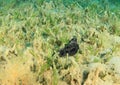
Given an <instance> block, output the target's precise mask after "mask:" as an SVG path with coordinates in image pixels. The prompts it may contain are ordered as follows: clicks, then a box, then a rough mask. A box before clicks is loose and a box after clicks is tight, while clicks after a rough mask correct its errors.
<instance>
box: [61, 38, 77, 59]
mask: <svg viewBox="0 0 120 85" xmlns="http://www.w3.org/2000/svg"><path fill="white" fill-rule="evenodd" d="M78 49H79V45H78V43H77V38H76V37H73V38H72V39H71V40H70V41H69V42H68V43H67V44H65V47H64V48H62V49H61V50H60V51H59V56H60V57H63V56H66V55H67V54H68V55H69V56H73V55H75V54H76V53H77V51H78Z"/></svg>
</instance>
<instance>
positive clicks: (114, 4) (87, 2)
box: [0, 0, 120, 9]
mask: <svg viewBox="0 0 120 85" xmlns="http://www.w3.org/2000/svg"><path fill="white" fill-rule="evenodd" d="M50 1H53V2H54V3H55V4H64V5H65V6H66V7H67V6H69V5H71V4H77V5H79V6H81V7H83V8H86V7H88V6H92V5H101V7H103V8H104V7H106V6H108V7H109V8H111V9H112V8H120V0H0V8H1V7H6V6H8V5H9V6H10V4H11V7H17V6H19V5H20V4H23V3H33V4H35V5H36V4H42V3H43V2H50Z"/></svg>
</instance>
